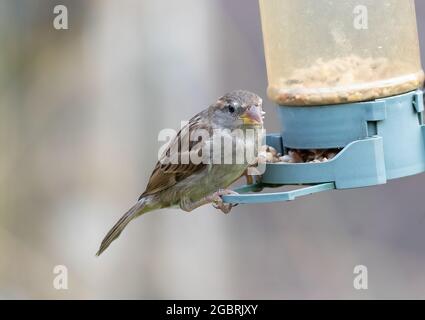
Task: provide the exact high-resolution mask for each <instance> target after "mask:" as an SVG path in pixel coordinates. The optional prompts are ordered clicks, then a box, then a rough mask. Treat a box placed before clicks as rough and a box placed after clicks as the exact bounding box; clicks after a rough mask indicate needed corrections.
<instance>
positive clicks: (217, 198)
mask: <svg viewBox="0 0 425 320" xmlns="http://www.w3.org/2000/svg"><path fill="white" fill-rule="evenodd" d="M228 195H238V193H237V192H235V191H232V190H219V191H217V192H216V193H214V194H213V196H212V197H213V200H212V205H213V207H214V208H216V209H219V210H221V211H222V212H223V213H224V214H228V213H229V212H230V211H231V210H232V208H233V207H236V206H237V204H231V203H224V201H223V198H222V196H228Z"/></svg>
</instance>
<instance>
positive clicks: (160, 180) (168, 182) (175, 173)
mask: <svg viewBox="0 0 425 320" xmlns="http://www.w3.org/2000/svg"><path fill="white" fill-rule="evenodd" d="M205 119H207V117H206V115H205V114H203V113H200V114H198V115H196V116H195V117H193V118H192V119H191V120H190V121H189V123H188V124H187V125H186V126H185V127H184V128H182V129H181V130H180V132H179V133H178V134H177V136H176V137H175V138H174V139H173V140H172V141H171V143H170V144H169V145H168V147H167V149H166V150H165V152H164V154H163V155H162V157H161V159H160V160H159V161H158V162H157V164H156V166H155V169H154V170H153V172H152V175H151V177H150V179H149V182H148V185H147V187H146V190H145V192H144V193H143V194H142V195H141V196H140V198H143V197H144V196H147V195H152V194H155V193H158V192H161V191H163V190H166V189H168V188H170V187H172V186H174V185H175V184H176V183H178V182H179V181H182V180H184V179H185V178H187V177H189V176H191V175H192V174H194V173H196V172H198V171H200V170H202V169H204V168H205V167H206V166H207V164H205V163H202V162H201V163H200V164H194V163H191V162H190V161H189V163H188V164H182V163H180V162H181V161H180V159H190V157H189V153H190V152H196V151H197V150H199V151H200V150H202V148H203V147H204V145H205V143H206V142H205V141H202V142H198V141H190V140H191V139H190V134H191V133H192V132H194V131H196V130H199V129H203V130H207V131H208V132H209V127H210V126H209V124H208V122H207V121H206V120H205ZM182 141H187V142H188V144H189V148H188V149H189V150H181V148H180V147H181V142H182ZM176 153H177V154H176ZM170 158H171V159H173V158H174V159H178V161H177V162H178V163H174V164H173V163H166V162H164V160H165V159H170ZM140 198H139V199H140Z"/></svg>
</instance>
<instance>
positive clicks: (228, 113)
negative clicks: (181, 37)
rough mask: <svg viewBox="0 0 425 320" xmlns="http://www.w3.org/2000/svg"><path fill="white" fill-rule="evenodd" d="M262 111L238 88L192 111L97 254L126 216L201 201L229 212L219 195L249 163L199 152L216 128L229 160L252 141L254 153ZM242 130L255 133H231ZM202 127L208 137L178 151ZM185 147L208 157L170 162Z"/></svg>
mask: <svg viewBox="0 0 425 320" xmlns="http://www.w3.org/2000/svg"><path fill="white" fill-rule="evenodd" d="M263 116H264V112H263V111H262V99H261V98H260V97H259V96H257V95H256V94H254V93H251V92H247V91H242V90H238V91H233V92H231V93H228V94H226V95H224V96H223V97H221V98H220V99H218V100H217V102H216V103H214V104H213V105H211V106H210V107H209V108H207V109H206V110H204V111H202V112H200V113H198V114H197V115H196V116H194V117H193V118H192V119H191V120H190V121H189V123H188V124H187V125H186V126H185V127H183V128H182V130H180V132H179V133H178V134H177V136H176V137H175V138H174V139H173V140H172V141H171V143H170V144H169V146H168V147H167V149H166V151H165V152H164V153H163V155H162V157H161V159H160V160H159V161H158V163H157V164H156V167H155V169H154V170H153V173H152V175H151V177H150V179H149V182H148V185H147V188H146V190H145V192H143V194H142V195H141V196H140V198H139V199H138V201H137V203H136V204H135V205H134V206H133V207H132V208H131V209H130V210H129V211H128V212H127V213H125V214H124V215H123V216H122V217H121V219H120V220H119V221H118V222H117V223H116V224H115V226H114V227H113V228H112V229H111V230H110V231H109V232H108V234H107V235H106V236H105V238H104V239H103V241H102V243H101V245H100V248H99V251H98V252H97V254H96V255H98V256H99V255H100V254H101V253H102V252H103V251H105V250H106V248H108V246H109V245H110V244H111V243H112V241H114V240H115V239H116V238H117V237H118V236H119V235H120V234H121V232H122V231H123V229H124V228H125V227H126V226H127V224H128V223H129V222H130V221H131V220H133V219H134V218H136V217H138V216H140V215H142V214H144V213H147V212H150V211H154V210H157V209H162V208H169V207H176V206H177V207H180V208H181V209H182V210H184V211H186V212H190V211H192V210H194V209H196V208H198V207H200V206H202V205H205V204H208V203H213V205H214V207H215V208H217V209H220V210H221V211H223V212H224V213H228V212H230V210H231V208H232V205H231V204H225V203H223V200H222V198H221V196H223V195H228V194H234V192H233V191H231V190H227V189H226V188H228V187H229V186H230V185H231V184H232V183H233V182H235V181H236V180H237V179H239V178H240V177H241V175H243V174H244V172H245V171H246V169H247V168H248V167H249V166H250V163H248V162H247V161H243V162H242V163H239V162H237V163H233V161H232V162H231V164H224V163H226V162H220V163H219V164H217V162H214V161H211V159H212V155H210V154H209V152H205V154H206V156H205V155H204V154H203V153H204V151H205V150H208V149H209V150H211V148H212V145H213V143H214V142H213V141H214V138H213V137H214V136H215V135H217V132H218V133H220V134H221V135H223V137H224V139H225V140H226V139H227V140H228V141H229V139H230V142H231V144H232V148H231V149H232V151H231V152H232V154H231V156H232V160H233V159H234V158H235V153H236V152H243V155H244V156H245V151H246V148H248V146H250V147H251V146H254V153H256V152H258V144H257V142H258V141H259V142H260V143H261V135H262V133H263ZM247 129H251V130H254V131H255V132H256V134H253V135H248V134H246V135H243V137H241V136H240V135H239V134H234V132H236V131H238V132H239V133H240V132H241V131H242V132H247ZM201 130H202V131H203V132H207V133H208V134H209V135H208V137H207V138H206V139H205V137H203V138H204V139H202V140H201V141H199V140H198V141H188V144H189V145H188V149H189V150H188V151H184V150H182V147H181V142H182V141H183V140H184V139H187V138H188V136H191V137H192V134H193V133H194V132H195V133H196V132H197V131H201ZM188 140H189V139H188ZM220 141H221V137H220ZM235 146H236V147H235ZM238 146H239V150H238ZM240 146H242V147H240ZM234 147H235V148H234ZM241 148H242V150H241ZM220 150H221V149H220ZM187 152H190V153H191V154H193V153H195V154H200V153H201V154H202V156H203V157H204V159H203V160H205V157H209V158H208V159H207V160H209V161H201V162H200V163H198V164H195V163H193V161H189V162H188V164H183V163H180V162H181V161H180V162H177V163H175V162H170V161H169V160H170V159H183V157H184V156H186V157H187V156H188V154H187ZM184 153H186V154H184ZM244 159H245V157H244Z"/></svg>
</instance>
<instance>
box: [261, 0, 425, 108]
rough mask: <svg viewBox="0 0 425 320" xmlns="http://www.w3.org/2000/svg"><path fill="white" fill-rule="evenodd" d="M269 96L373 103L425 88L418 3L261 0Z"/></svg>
mask: <svg viewBox="0 0 425 320" xmlns="http://www.w3.org/2000/svg"><path fill="white" fill-rule="evenodd" d="M260 10H261V20H262V27H263V37H264V46H265V55H266V63H267V73H268V79H269V87H268V95H269V98H270V99H272V100H273V101H275V102H276V103H278V104H281V105H288V106H291V105H294V106H309V105H332V104H341V103H350V102H359V101H367V100H373V99H377V98H383V97H389V96H394V95H398V94H401V93H405V92H409V91H412V90H415V89H417V88H420V87H422V86H423V82H424V73H423V70H422V66H421V61H420V51H419V41H418V32H417V26H416V13H415V5H414V0H344V1H341V0H296V1H295V0H260Z"/></svg>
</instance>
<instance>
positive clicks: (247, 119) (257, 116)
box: [240, 106, 265, 125]
mask: <svg viewBox="0 0 425 320" xmlns="http://www.w3.org/2000/svg"><path fill="white" fill-rule="evenodd" d="M264 114H265V112H264V111H262V110H261V107H257V106H251V107H249V108H247V109H246V111H245V112H244V113H243V114H241V116H240V118H241V119H242V121H243V124H245V125H262V124H263V116H264Z"/></svg>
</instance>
